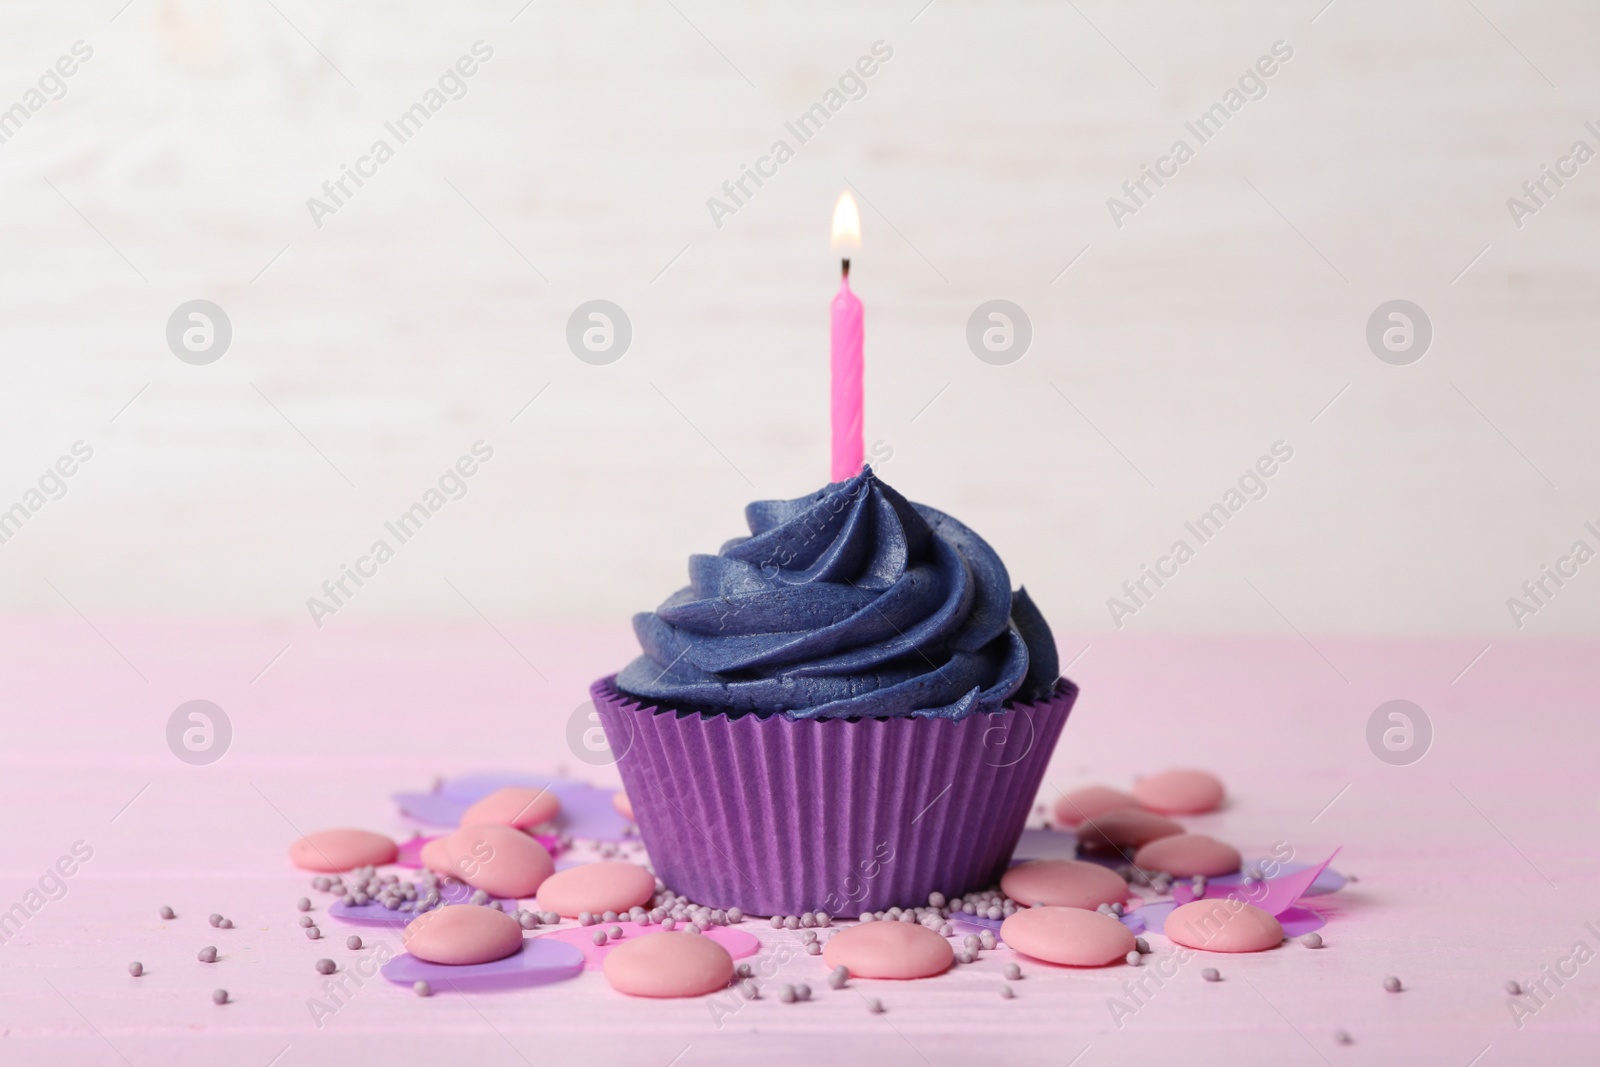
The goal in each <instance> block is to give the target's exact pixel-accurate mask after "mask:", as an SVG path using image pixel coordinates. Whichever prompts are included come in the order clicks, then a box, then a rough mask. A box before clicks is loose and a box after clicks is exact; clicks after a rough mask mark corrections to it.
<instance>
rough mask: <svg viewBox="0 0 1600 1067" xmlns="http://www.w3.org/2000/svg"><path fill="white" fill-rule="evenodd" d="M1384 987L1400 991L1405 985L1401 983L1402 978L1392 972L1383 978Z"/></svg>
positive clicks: (1395, 991) (1393, 991) (1394, 991)
mask: <svg viewBox="0 0 1600 1067" xmlns="http://www.w3.org/2000/svg"><path fill="white" fill-rule="evenodd" d="M1383 988H1384V989H1385V990H1387V991H1388V992H1390V993H1398V992H1400V990H1401V989H1402V988H1403V987H1402V986H1401V985H1400V979H1398V978H1396V977H1395V976H1394V975H1392V974H1391V975H1390V976H1389V977H1387V978H1385V979H1384V980H1383Z"/></svg>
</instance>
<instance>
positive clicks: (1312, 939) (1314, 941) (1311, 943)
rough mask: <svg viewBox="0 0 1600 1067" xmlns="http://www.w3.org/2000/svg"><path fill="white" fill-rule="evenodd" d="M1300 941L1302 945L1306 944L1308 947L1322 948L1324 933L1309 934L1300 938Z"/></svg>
mask: <svg viewBox="0 0 1600 1067" xmlns="http://www.w3.org/2000/svg"><path fill="white" fill-rule="evenodd" d="M1300 943H1301V944H1302V945H1304V946H1305V947H1306V948H1321V947H1322V935H1321V934H1307V935H1306V936H1305V937H1303V938H1301V939H1300Z"/></svg>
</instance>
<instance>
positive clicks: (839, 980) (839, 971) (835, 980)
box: [828, 963, 850, 989]
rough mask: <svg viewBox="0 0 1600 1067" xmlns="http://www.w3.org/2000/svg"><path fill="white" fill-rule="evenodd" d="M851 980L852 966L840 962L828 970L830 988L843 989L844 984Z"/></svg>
mask: <svg viewBox="0 0 1600 1067" xmlns="http://www.w3.org/2000/svg"><path fill="white" fill-rule="evenodd" d="M849 980H850V968H848V967H846V966H845V965H844V964H842V963H841V964H840V965H839V966H837V967H835V968H834V969H833V970H832V971H830V972H828V988H829V989H843V988H844V984H845V983H846V982H848V981H849Z"/></svg>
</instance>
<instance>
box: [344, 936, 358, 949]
mask: <svg viewBox="0 0 1600 1067" xmlns="http://www.w3.org/2000/svg"><path fill="white" fill-rule="evenodd" d="M344 947H345V948H348V949H358V948H360V947H361V938H359V937H357V936H356V935H355V934H351V935H350V936H349V937H347V938H345V939H344Z"/></svg>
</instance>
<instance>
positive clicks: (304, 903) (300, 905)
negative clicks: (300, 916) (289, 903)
mask: <svg viewBox="0 0 1600 1067" xmlns="http://www.w3.org/2000/svg"><path fill="white" fill-rule="evenodd" d="M294 906H295V907H296V908H297V909H299V910H300V911H310V910H311V898H310V897H301V898H300V899H299V900H297V901H295V902H294Z"/></svg>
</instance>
